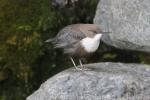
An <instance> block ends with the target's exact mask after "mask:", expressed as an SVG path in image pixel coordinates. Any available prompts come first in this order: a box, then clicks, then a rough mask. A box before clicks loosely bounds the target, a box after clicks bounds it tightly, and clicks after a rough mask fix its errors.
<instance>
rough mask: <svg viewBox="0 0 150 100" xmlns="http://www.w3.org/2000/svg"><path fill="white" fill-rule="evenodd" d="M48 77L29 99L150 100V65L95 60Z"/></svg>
mask: <svg viewBox="0 0 150 100" xmlns="http://www.w3.org/2000/svg"><path fill="white" fill-rule="evenodd" d="M85 69H86V70H83V71H80V70H79V71H77V70H75V69H74V68H71V69H68V70H65V71H63V72H60V73H59V74H57V75H55V76H53V77H52V78H50V79H48V80H47V81H46V82H45V83H43V84H42V85H41V87H40V88H39V89H38V90H37V91H35V92H34V93H33V94H31V95H30V96H29V97H27V100H150V66H148V65H143V64H122V63H110V62H107V63H95V64H88V65H86V66H85Z"/></svg>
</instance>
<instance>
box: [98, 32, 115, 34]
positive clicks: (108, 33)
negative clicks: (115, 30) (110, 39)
mask: <svg viewBox="0 0 150 100" xmlns="http://www.w3.org/2000/svg"><path fill="white" fill-rule="evenodd" d="M100 33H102V34H110V33H112V32H100Z"/></svg>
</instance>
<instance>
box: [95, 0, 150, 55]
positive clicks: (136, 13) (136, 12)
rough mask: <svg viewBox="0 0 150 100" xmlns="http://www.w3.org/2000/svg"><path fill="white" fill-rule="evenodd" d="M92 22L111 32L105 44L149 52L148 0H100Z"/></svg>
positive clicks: (149, 13)
mask: <svg viewBox="0 0 150 100" xmlns="http://www.w3.org/2000/svg"><path fill="white" fill-rule="evenodd" d="M94 23H95V24H98V25H99V26H100V27H101V28H102V30H103V31H110V32H112V34H110V35H109V36H106V37H105V38H103V39H102V40H103V41H104V42H105V43H106V44H108V45H111V46H114V47H117V48H120V49H129V50H137V51H144V52H150V0H100V1H99V4H98V6H97V11H96V15H95V18H94Z"/></svg>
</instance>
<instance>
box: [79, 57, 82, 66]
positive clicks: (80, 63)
mask: <svg viewBox="0 0 150 100" xmlns="http://www.w3.org/2000/svg"><path fill="white" fill-rule="evenodd" d="M79 63H80V66H81V68H83V64H82V61H81V59H79Z"/></svg>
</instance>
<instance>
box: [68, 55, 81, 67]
mask: <svg viewBox="0 0 150 100" xmlns="http://www.w3.org/2000/svg"><path fill="white" fill-rule="evenodd" d="M70 60H71V62H72V63H73V65H74V67H75V68H76V69H77V70H81V69H80V68H78V67H77V66H76V64H75V62H74V60H73V58H72V57H70Z"/></svg>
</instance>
